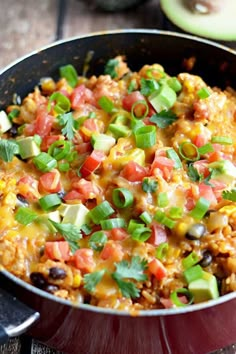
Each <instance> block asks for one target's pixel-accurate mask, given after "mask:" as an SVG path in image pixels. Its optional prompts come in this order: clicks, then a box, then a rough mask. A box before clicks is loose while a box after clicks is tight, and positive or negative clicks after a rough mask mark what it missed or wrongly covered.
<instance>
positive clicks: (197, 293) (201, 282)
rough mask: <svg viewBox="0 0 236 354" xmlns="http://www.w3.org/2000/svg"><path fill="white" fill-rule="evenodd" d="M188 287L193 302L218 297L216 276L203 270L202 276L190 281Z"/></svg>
mask: <svg viewBox="0 0 236 354" xmlns="http://www.w3.org/2000/svg"><path fill="white" fill-rule="evenodd" d="M188 289H189V291H190V292H191V293H192V294H193V297H194V303H195V304H196V303H199V302H204V301H208V300H212V299H217V298H218V297H219V291H218V286H217V280H216V277H215V276H214V275H213V274H210V273H207V272H204V276H203V278H201V279H197V280H194V281H192V282H191V283H190V284H189V286H188Z"/></svg>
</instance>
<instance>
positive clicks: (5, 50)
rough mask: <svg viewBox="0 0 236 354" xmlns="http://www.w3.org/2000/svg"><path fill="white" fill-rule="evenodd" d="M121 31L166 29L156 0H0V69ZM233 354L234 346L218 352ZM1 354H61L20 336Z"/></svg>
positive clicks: (3, 349) (219, 353) (234, 351)
mask: <svg viewBox="0 0 236 354" xmlns="http://www.w3.org/2000/svg"><path fill="white" fill-rule="evenodd" d="M117 1H118V0H117ZM121 28H156V29H167V28H168V27H167V28H166V20H165V18H164V16H163V14H162V12H161V10H160V6H159V1H158V0H149V1H145V2H143V3H142V4H141V5H139V6H138V7H136V8H131V9H129V10H127V11H123V12H119V13H108V12H104V11H102V10H101V9H98V8H97V7H96V4H95V0H87V1H86V0H83V1H78V0H39V1H35V0H0V69H3V68H4V67H5V66H7V65H8V64H10V63H11V62H12V61H14V60H16V59H18V58H20V57H22V56H24V55H26V54H28V53H30V52H32V51H33V50H37V49H39V48H41V47H42V46H45V45H47V44H50V43H52V42H54V41H55V40H58V39H62V38H64V39H65V38H69V37H74V36H78V35H82V34H86V33H91V32H97V31H104V30H113V29H121ZM233 45H234V47H235V43H234V44H233ZM235 353H236V348H235V346H231V347H229V348H225V349H224V350H220V351H218V352H217V354H235ZM0 354H60V353H59V352H58V351H55V350H53V349H50V348H48V347H46V346H45V345H43V344H40V343H38V342H37V341H35V340H32V339H30V338H28V337H25V336H23V337H21V338H15V339H11V340H10V341H9V343H8V344H7V345H4V346H1V347H0ZM78 354H80V353H78ZM87 354H89V353H87ZM111 354H115V353H111ZM130 354H132V353H130ZM143 354H148V353H143ZM157 354H158V353H157ZM183 354H188V353H183ZM215 354H216V353H215Z"/></svg>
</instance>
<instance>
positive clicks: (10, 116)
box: [7, 109, 20, 121]
mask: <svg viewBox="0 0 236 354" xmlns="http://www.w3.org/2000/svg"><path fill="white" fill-rule="evenodd" d="M19 114H20V110H19V109H13V110H12V111H11V112H10V113H8V116H7V117H8V119H10V121H12V120H13V119H14V118H16V117H18V116H19Z"/></svg>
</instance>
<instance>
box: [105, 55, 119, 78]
mask: <svg viewBox="0 0 236 354" xmlns="http://www.w3.org/2000/svg"><path fill="white" fill-rule="evenodd" d="M118 64H119V60H118V59H110V60H108V62H107V63H106V65H105V70H104V73H105V74H106V75H110V76H111V78H112V79H114V78H115V77H117V76H118V74H117V72H116V67H117V66H118Z"/></svg>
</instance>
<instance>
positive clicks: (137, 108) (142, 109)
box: [131, 100, 149, 119]
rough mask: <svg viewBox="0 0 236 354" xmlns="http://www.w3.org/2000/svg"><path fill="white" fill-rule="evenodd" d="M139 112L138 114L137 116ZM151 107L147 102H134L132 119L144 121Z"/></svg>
mask: <svg viewBox="0 0 236 354" xmlns="http://www.w3.org/2000/svg"><path fill="white" fill-rule="evenodd" d="M137 112H138V114H136V113H137ZM148 112H149V107H148V104H147V102H146V101H145V100H138V101H136V102H134V104H133V105H132V107H131V117H132V118H133V119H143V118H145V117H146V116H147V115H148Z"/></svg>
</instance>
